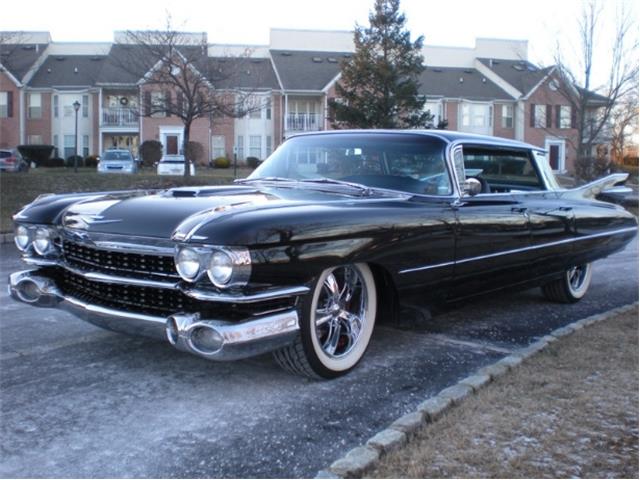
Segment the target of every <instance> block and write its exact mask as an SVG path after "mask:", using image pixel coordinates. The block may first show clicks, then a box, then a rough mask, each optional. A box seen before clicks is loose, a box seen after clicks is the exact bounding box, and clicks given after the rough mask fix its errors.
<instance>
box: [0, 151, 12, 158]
mask: <svg viewBox="0 0 640 480" xmlns="http://www.w3.org/2000/svg"><path fill="white" fill-rule="evenodd" d="M11 156H13V154H12V153H11V152H9V151H7V150H0V158H9V157H11Z"/></svg>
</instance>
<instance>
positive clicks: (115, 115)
mask: <svg viewBox="0 0 640 480" xmlns="http://www.w3.org/2000/svg"><path fill="white" fill-rule="evenodd" d="M102 126H103V127H137V126H138V111H137V110H136V109H135V108H103V109H102Z"/></svg>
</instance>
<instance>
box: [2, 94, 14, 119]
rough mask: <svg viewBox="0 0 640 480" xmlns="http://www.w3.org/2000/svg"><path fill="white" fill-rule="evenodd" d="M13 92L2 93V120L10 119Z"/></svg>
mask: <svg viewBox="0 0 640 480" xmlns="http://www.w3.org/2000/svg"><path fill="white" fill-rule="evenodd" d="M11 93H13V92H0V118H8V117H10V116H11V115H9V94H11Z"/></svg>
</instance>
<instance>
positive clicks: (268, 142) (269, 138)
mask: <svg viewBox="0 0 640 480" xmlns="http://www.w3.org/2000/svg"><path fill="white" fill-rule="evenodd" d="M272 149H273V144H272V143H271V135H267V151H266V154H267V155H266V156H267V157H268V156H269V155H271V151H272Z"/></svg>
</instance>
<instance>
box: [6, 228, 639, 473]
mask: <svg viewBox="0 0 640 480" xmlns="http://www.w3.org/2000/svg"><path fill="white" fill-rule="evenodd" d="M0 254H1V257H0V270H1V274H2V281H1V283H2V288H1V290H0V299H1V304H0V305H1V306H0V314H1V321H0V392H1V394H0V402H1V405H0V410H1V411H0V439H1V440H0V476H2V477H163V478H169V477H237V478H241V477H309V476H311V477H313V476H314V475H315V474H316V472H317V471H318V470H319V469H321V468H324V467H326V466H327V465H329V464H330V463H331V462H332V461H334V460H335V459H337V458H338V457H340V456H342V455H343V454H344V453H345V452H346V451H347V450H349V449H351V448H353V447H355V446H357V445H359V444H361V443H363V441H364V440H366V439H367V438H368V437H370V436H371V435H372V434H374V433H375V432H376V431H378V430H380V429H382V428H384V427H385V426H386V425H388V424H389V423H390V422H391V421H393V420H394V419H396V418H397V417H399V416H401V415H403V414H405V413H407V412H409V411H412V410H414V409H415V407H416V405H417V404H418V403H420V402H421V401H422V400H424V399H425V398H427V397H429V396H431V395H433V394H436V393H437V392H439V391H440V390H441V389H443V388H445V387H447V386H449V385H451V384H453V383H455V382H456V381H457V380H459V379H461V378H463V377H466V376H467V375H469V374H470V373H472V372H473V371H475V370H476V369H478V368H480V367H482V366H483V365H486V364H488V363H492V362H493V361H495V360H496V359H498V358H500V357H502V356H505V355H506V354H508V353H509V352H510V351H512V350H514V349H516V348H519V347H522V346H524V345H527V344H529V343H531V342H532V341H534V340H536V339H537V338H538V337H540V336H543V335H545V334H547V333H548V332H550V331H552V330H554V329H555V328H558V327H560V326H563V325H565V324H567V323H570V322H572V321H574V320H577V319H579V318H583V317H586V316H589V315H592V314H596V313H600V312H603V311H606V310H609V309H611V308H614V307H617V306H620V305H624V304H628V303H631V302H634V301H637V300H638V244H637V238H636V239H635V240H634V241H633V242H632V244H630V245H629V246H628V247H627V248H626V249H625V250H624V251H622V252H620V253H618V254H616V255H614V256H611V257H609V258H608V259H605V260H601V261H599V262H597V263H596V264H595V266H594V274H593V275H594V278H593V283H592V286H591V290H590V291H589V293H588V295H587V297H586V298H585V299H583V300H582V301H581V302H580V303H578V304H576V305H558V304H551V303H548V302H546V301H545V300H544V298H543V297H542V295H541V293H540V292H539V290H529V291H526V292H522V293H515V294H498V295H495V296H492V297H491V298H485V299H479V300H474V301H469V302H465V303H464V304H461V305H456V306H453V307H452V308H450V309H447V310H446V311H442V312H439V313H437V314H435V315H434V316H433V317H432V318H431V319H429V320H426V321H424V322H421V323H420V324H418V325H414V326H413V327H411V328H409V327H407V326H405V328H396V327H391V326H381V327H379V328H378V329H377V330H376V332H374V338H373V343H372V346H371V348H370V350H369V352H368V353H367V355H366V357H365V359H364V362H363V364H362V365H361V366H360V367H359V368H358V369H356V370H355V371H354V372H352V373H351V374H350V375H347V376H346V377H343V378H340V379H337V380H334V381H330V382H311V381H308V380H306V379H303V378H299V377H295V376H291V375H289V374H287V373H285V372H284V371H281V370H280V369H279V368H278V367H277V366H276V364H275V363H274V361H273V360H272V359H271V357H270V356H263V357H259V358H256V359H251V360H246V361H240V362H235V363H213V362H208V361H206V360H202V359H199V358H196V357H193V356H190V355H188V354H183V353H180V352H178V351H175V350H174V349H172V348H171V347H170V346H169V345H168V344H166V343H161V342H155V341H150V340H145V339H140V338H131V337H126V336H122V335H118V334H115V333H110V332H106V331H102V330H99V329H97V328H95V327H93V326H91V325H88V324H85V323H83V322H82V321H80V320H77V319H75V318H74V317H72V316H70V315H68V314H65V313H62V312H57V311H55V310H45V309H34V308H30V307H27V306H23V305H21V304H18V303H15V302H13V301H12V300H10V299H9V298H8V296H7V293H6V276H7V274H8V273H9V272H11V271H14V270H16V269H19V268H22V267H21V265H20V262H19V260H18V255H17V253H16V251H15V249H14V248H13V246H12V245H0Z"/></svg>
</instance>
